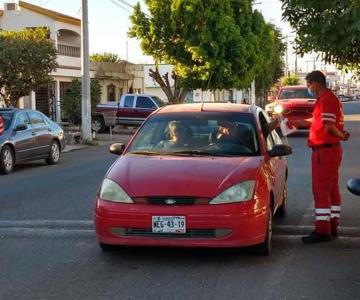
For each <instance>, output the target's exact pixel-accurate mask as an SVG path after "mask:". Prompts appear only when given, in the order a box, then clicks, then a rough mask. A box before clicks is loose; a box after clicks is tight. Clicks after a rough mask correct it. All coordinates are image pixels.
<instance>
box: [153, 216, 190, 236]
mask: <svg viewBox="0 0 360 300" xmlns="http://www.w3.org/2000/svg"><path fill="white" fill-rule="evenodd" d="M152 231H153V232H154V233H155V232H156V233H186V221H185V217H183V216H153V217H152Z"/></svg>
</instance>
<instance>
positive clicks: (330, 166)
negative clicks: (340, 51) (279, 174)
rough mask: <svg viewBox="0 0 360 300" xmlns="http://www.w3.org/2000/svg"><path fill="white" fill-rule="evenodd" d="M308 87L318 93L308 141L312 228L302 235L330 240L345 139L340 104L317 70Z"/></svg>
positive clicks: (336, 222) (337, 213)
mask: <svg viewBox="0 0 360 300" xmlns="http://www.w3.org/2000/svg"><path fill="white" fill-rule="evenodd" d="M305 79H306V82H307V86H308V88H309V89H310V90H311V91H312V92H313V93H314V94H315V95H316V96H317V100H316V104H315V107H314V111H313V121H312V124H311V128H310V134H309V139H308V145H309V147H310V148H311V149H312V156H311V169H312V189H313V195H314V201H315V231H313V232H311V233H310V234H309V235H308V236H304V237H302V241H303V243H305V244H315V243H319V242H323V241H330V240H331V237H337V235H338V233H337V229H338V226H339V218H340V204H341V196H340V192H339V167H340V163H341V158H342V148H341V145H340V141H346V140H348V138H349V136H350V135H349V133H348V132H346V131H344V130H343V128H344V116H343V110H342V105H341V103H340V101H339V99H338V98H337V97H336V96H335V95H334V93H333V92H332V91H331V90H330V89H328V88H327V87H326V78H325V75H324V74H323V73H321V72H320V71H313V72H311V73H309V74H308V75H307V76H306V78H305Z"/></svg>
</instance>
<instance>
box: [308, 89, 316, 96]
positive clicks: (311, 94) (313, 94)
mask: <svg viewBox="0 0 360 300" xmlns="http://www.w3.org/2000/svg"><path fill="white" fill-rule="evenodd" d="M308 94H309V95H310V96H311V97H315V93H313V92H312V90H310V89H309V88H308Z"/></svg>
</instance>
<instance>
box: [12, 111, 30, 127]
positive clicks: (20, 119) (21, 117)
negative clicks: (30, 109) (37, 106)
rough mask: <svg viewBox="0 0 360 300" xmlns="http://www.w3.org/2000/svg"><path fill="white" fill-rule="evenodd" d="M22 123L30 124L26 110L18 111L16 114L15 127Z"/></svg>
mask: <svg viewBox="0 0 360 300" xmlns="http://www.w3.org/2000/svg"><path fill="white" fill-rule="evenodd" d="M22 124H25V125H27V126H30V119H29V116H28V114H27V113H26V112H22V113H19V114H18V115H17V116H16V121H15V127H17V126H18V125H22Z"/></svg>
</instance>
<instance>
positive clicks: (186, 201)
mask: <svg viewBox="0 0 360 300" xmlns="http://www.w3.org/2000/svg"><path fill="white" fill-rule="evenodd" d="M133 200H134V202H135V203H137V204H165V205H193V204H209V202H210V200H211V199H208V198H195V197H171V196H167V197H163V196H160V197H145V198H141V197H137V198H133Z"/></svg>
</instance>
